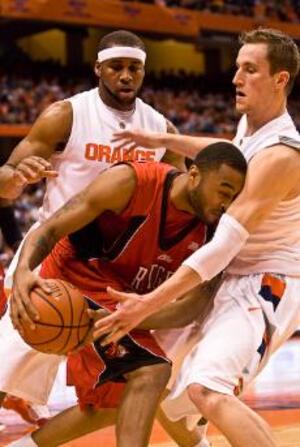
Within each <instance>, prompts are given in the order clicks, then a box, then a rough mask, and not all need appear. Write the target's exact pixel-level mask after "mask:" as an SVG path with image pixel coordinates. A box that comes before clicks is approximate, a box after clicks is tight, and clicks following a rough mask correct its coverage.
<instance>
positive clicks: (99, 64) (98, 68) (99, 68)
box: [94, 61, 101, 78]
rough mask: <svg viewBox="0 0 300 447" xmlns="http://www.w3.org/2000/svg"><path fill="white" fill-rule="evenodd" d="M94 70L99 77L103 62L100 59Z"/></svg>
mask: <svg viewBox="0 0 300 447" xmlns="http://www.w3.org/2000/svg"><path fill="white" fill-rule="evenodd" d="M94 72H95V75H96V76H97V78H100V77H101V63H100V62H99V61H96V62H95V66H94Z"/></svg>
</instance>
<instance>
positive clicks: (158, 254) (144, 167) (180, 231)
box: [41, 162, 206, 407]
mask: <svg viewBox="0 0 300 447" xmlns="http://www.w3.org/2000/svg"><path fill="white" fill-rule="evenodd" d="M131 166H132V168H133V169H134V170H135V173H136V178H137V185H136V188H135V192H134V194H133V196H132V198H131V200H130V202H129V204H128V206H127V208H126V209H125V210H124V211H123V212H122V213H121V214H120V215H117V214H115V213H113V212H105V213H102V214H101V216H99V217H98V218H97V219H95V220H94V221H93V222H91V223H90V224H89V225H87V226H85V227H84V228H82V229H81V230H79V231H77V232H76V233H73V234H72V235H69V237H67V238H64V239H63V240H61V241H60V242H59V243H58V244H57V245H56V246H55V247H54V249H53V250H52V252H51V254H50V255H49V256H48V258H47V259H46V260H45V261H44V263H43V265H42V269H41V275H42V276H44V277H47V278H53V277H56V278H61V279H65V280H67V281H70V282H71V283H73V284H74V285H75V286H77V287H78V288H79V289H80V290H81V291H82V293H83V294H84V295H85V296H87V297H88V298H90V300H89V305H90V306H91V307H93V308H99V306H100V307H101V306H102V307H105V308H109V309H111V310H112V309H114V308H115V306H116V303H115V302H112V301H111V299H110V297H109V296H108V294H107V292H106V287H107V286H108V285H110V286H112V287H115V288H117V289H119V290H131V291H136V292H138V293H145V292H148V291H150V290H153V289H154V288H155V287H157V286H158V285H159V284H160V283H161V282H163V281H165V280H166V279H167V278H168V277H169V276H170V275H172V273H173V272H174V271H175V270H176V269H177V268H178V267H179V266H180V264H181V263H182V261H183V260H184V259H185V258H186V257H187V256H189V255H190V254H191V253H192V252H193V251H194V250H196V249H197V248H198V247H199V246H201V245H203V243H204V242H205V239H206V227H205V225H203V224H202V223H201V222H200V221H199V219H198V218H195V217H194V216H193V215H191V214H189V213H186V212H184V211H180V210H177V209H176V208H175V207H174V205H173V204H172V203H171V201H170V198H169V196H170V190H171V187H172V184H173V181H174V179H175V178H176V177H177V176H178V175H181V172H179V171H177V170H175V169H174V168H172V167H171V166H168V165H166V164H158V163H147V162H145V163H132V164H131ZM112 169H113V168H112ZM91 300H92V301H91ZM165 361H167V359H166V357H165V354H164V352H163V351H162V349H161V348H160V346H159V345H158V344H157V342H156V340H155V339H154V337H153V336H152V335H151V333H150V331H145V330H139V329H136V330H133V331H131V332H130V334H129V335H128V336H125V337H123V338H122V339H121V340H120V341H119V342H118V344H117V346H108V347H103V346H101V345H100V343H99V342H98V341H96V342H94V344H93V346H86V347H85V348H84V349H82V350H81V351H80V352H79V353H77V354H75V355H72V356H70V357H69V359H68V368H67V371H68V383H69V384H72V385H75V387H76V391H77V395H78V397H79V403H80V404H81V406H85V405H87V404H88V405H94V406H96V407H112V406H117V405H118V403H119V399H120V396H121V393H122V389H123V386H121V385H122V384H121V383H120V382H122V381H124V380H125V378H124V377H125V376H124V374H125V373H126V372H127V373H128V372H130V371H132V370H134V369H137V368H140V367H141V366H145V365H151V364H156V363H161V362H165ZM98 385H101V386H98Z"/></svg>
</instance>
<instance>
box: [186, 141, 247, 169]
mask: <svg viewBox="0 0 300 447" xmlns="http://www.w3.org/2000/svg"><path fill="white" fill-rule="evenodd" d="M192 164H194V165H196V166H197V168H198V169H199V170H200V171H212V170H218V169H219V168H220V167H221V166H222V165H223V164H224V165H227V166H230V167H231V168H233V169H235V170H237V171H239V172H240V173H242V174H246V172H247V167H248V166H247V161H246V159H245V157H244V155H243V154H242V152H241V151H240V149H238V148H237V147H236V146H234V144H232V143H229V142H228V143H227V142H226V141H219V142H217V143H212V144H210V145H209V146H207V147H206V148H205V149H203V150H202V151H200V152H199V153H198V154H197V156H196V158H195V160H194V161H193V163H192Z"/></svg>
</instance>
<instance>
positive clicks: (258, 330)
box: [162, 274, 300, 428]
mask: <svg viewBox="0 0 300 447" xmlns="http://www.w3.org/2000/svg"><path fill="white" fill-rule="evenodd" d="M299 295H300V278H291V277H285V276H283V275H273V274H257V275H250V276H228V277H227V278H226V279H225V280H224V282H223V284H222V286H221V288H220V290H219V292H218V293H217V296H216V297H215V307H214V310H213V312H212V313H211V315H210V316H209V318H208V319H207V321H206V323H205V325H204V327H203V329H202V332H203V333H204V335H203V337H202V338H201V340H200V341H199V343H198V344H197V345H196V346H195V347H194V348H193V349H192V350H191V352H190V353H189V354H188V355H187V357H186V359H185V360H184V363H183V365H182V368H181V370H180V374H179V377H178V379H177V381H176V383H175V384H174V386H173V388H172V391H171V394H170V396H169V397H168V398H167V399H166V400H165V401H164V402H163V404H162V406H163V409H164V410H165V412H166V414H167V416H168V417H169V418H170V419H172V420H177V419H181V418H182V417H187V423H188V427H189V428H191V427H192V421H194V420H198V419H199V411H198V410H197V408H196V407H195V405H194V404H193V403H192V401H191V400H190V399H189V397H188V393H187V388H188V386H189V385H191V384H193V383H198V384H200V385H203V386H205V387H207V388H209V389H211V390H214V391H217V392H220V393H224V394H231V395H232V394H239V393H240V391H241V388H242V386H243V385H246V384H247V383H249V382H250V381H251V380H253V378H254V377H255V376H256V375H257V374H258V372H259V371H261V369H262V368H263V367H264V366H265V364H266V363H267V361H268V359H269V357H270V355H271V354H272V353H273V352H274V351H275V350H276V349H277V348H279V347H280V345H281V344H282V343H283V342H284V341H286V340H287V339H288V338H289V337H290V336H291V335H292V334H293V332H294V331H295V330H296V329H297V327H298V326H299V323H300V298H299ZM195 416H196V419H195Z"/></svg>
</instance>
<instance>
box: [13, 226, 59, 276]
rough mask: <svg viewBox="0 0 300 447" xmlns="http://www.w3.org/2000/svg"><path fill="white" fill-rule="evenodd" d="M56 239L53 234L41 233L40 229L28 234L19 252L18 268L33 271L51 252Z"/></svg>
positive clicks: (49, 232) (51, 232)
mask: <svg viewBox="0 0 300 447" xmlns="http://www.w3.org/2000/svg"><path fill="white" fill-rule="evenodd" d="M57 240H58V238H57V237H56V236H55V234H54V232H53V231H51V230H49V231H47V232H45V231H41V228H38V229H37V230H35V231H33V232H32V233H30V234H29V235H28V236H27V238H26V241H25V243H24V246H23V248H22V250H21V254H20V259H19V262H18V268H20V269H22V268H23V269H26V270H31V271H33V270H34V269H35V268H36V267H38V266H39V265H40V264H41V263H42V262H43V260H44V259H45V258H46V257H47V256H48V254H49V253H50V252H51V250H52V248H53V247H54V245H55V244H56V242H57Z"/></svg>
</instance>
